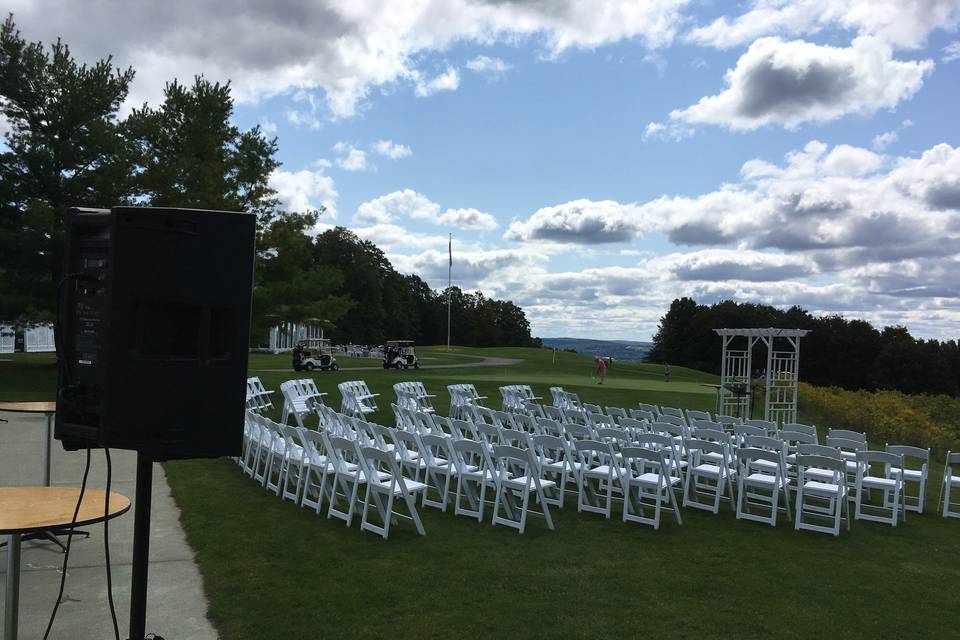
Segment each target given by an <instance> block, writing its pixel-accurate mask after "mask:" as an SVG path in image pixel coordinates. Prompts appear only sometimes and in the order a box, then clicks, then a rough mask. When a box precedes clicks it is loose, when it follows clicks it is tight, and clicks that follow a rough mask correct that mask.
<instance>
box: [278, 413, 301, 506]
mask: <svg viewBox="0 0 960 640" xmlns="http://www.w3.org/2000/svg"><path fill="white" fill-rule="evenodd" d="M301 428H302V427H291V426H288V425H284V426H282V427H280V432H281V434H282V435H283V440H284V455H283V462H282V464H281V467H280V491H279V494H280V499H281V500H286V499H287V498H289V499H291V500H293V502H294V504H297V503H299V502H300V487H301V485H302V484H303V465H304V456H305V455H306V449H305V447H304V443H303V441H302V440H301V437H300V429H301ZM291 475H292V476H293V478H294V487H293V490H292V491H291V490H290V479H291Z"/></svg>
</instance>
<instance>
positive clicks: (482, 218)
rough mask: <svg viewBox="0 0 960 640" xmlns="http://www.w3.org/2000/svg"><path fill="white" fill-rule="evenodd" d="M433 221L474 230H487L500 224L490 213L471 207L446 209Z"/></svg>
mask: <svg viewBox="0 0 960 640" xmlns="http://www.w3.org/2000/svg"><path fill="white" fill-rule="evenodd" d="M434 223H435V224H438V225H445V226H448V227H456V228H458V229H473V230H476V231H488V230H491V229H496V228H497V227H499V226H500V225H498V224H497V221H496V219H494V217H493V216H492V215H490V214H489V213H484V212H483V211H478V210H477V209H474V208H472V207H471V208H469V209H447V210H446V211H444V212H443V213H442V214H441V215H440V217H439V218H436V220H435V221H434Z"/></svg>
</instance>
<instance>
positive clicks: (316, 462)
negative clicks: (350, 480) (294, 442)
mask: <svg viewBox="0 0 960 640" xmlns="http://www.w3.org/2000/svg"><path fill="white" fill-rule="evenodd" d="M300 437H301V440H302V441H303V443H304V449H305V452H304V456H303V473H302V475H301V478H302V481H303V486H302V487H300V488H299V491H300V507H301V508H303V507H310V508H312V509H313V510H314V512H316V513H320V507H321V505H322V504H323V500H324V498H328V497H329V495H330V491H331V488H332V478H331V476H332V475H333V473H334V467H333V465H332V464H331V456H330V455H328V453H327V451H328V449H327V445H326V443H325V442H324V434H323V433H322V432H319V431H310V430H309V429H303V430H302V431H301V432H300ZM314 492H316V493H314ZM314 495H316V498H314V497H313V496H314Z"/></svg>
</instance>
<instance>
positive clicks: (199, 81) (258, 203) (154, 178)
mask: <svg viewBox="0 0 960 640" xmlns="http://www.w3.org/2000/svg"><path fill="white" fill-rule="evenodd" d="M232 115H233V98H232V97H231V95H230V83H229V82H227V83H224V84H220V83H213V82H210V81H209V80H206V79H205V78H203V77H197V78H194V81H193V85H192V86H189V87H187V86H185V85H183V84H180V83H179V82H177V81H176V80H174V81H173V82H170V83H168V84H167V86H166V88H165V90H164V100H163V103H162V104H160V105H159V106H157V107H151V106H148V105H144V106H143V107H141V108H139V109H134V110H133V112H132V113H131V114H130V115H129V117H127V119H126V121H125V122H124V123H123V128H122V131H123V134H124V136H125V137H126V139H127V140H128V141H129V143H130V145H131V146H132V147H133V148H134V149H135V162H136V165H137V176H136V181H135V183H134V188H135V189H136V195H137V196H138V197H139V198H141V199H143V200H145V201H146V202H148V203H149V204H150V205H152V206H155V207H195V208H200V209H221V210H226V211H247V212H250V213H256V214H257V215H258V217H259V219H260V222H261V227H263V226H265V225H267V224H269V222H270V221H271V220H272V219H273V218H274V217H275V216H276V215H277V209H278V204H279V203H278V201H277V198H276V193H275V192H274V191H273V189H271V188H270V185H269V179H270V174H271V173H272V172H273V170H274V169H276V168H277V167H278V166H280V163H279V162H278V161H277V160H276V158H275V156H276V152H277V141H276V138H272V139H268V138H266V137H265V136H264V135H263V132H262V131H261V130H260V127H259V126H256V127H253V128H251V129H248V130H246V131H241V130H240V129H239V128H238V127H237V126H236V125H234V124H233V123H232V122H231V117H232Z"/></svg>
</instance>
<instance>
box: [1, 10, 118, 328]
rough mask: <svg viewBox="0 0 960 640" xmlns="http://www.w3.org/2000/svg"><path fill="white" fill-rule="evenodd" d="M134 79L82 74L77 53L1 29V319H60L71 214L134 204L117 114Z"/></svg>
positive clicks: (109, 71)
mask: <svg viewBox="0 0 960 640" xmlns="http://www.w3.org/2000/svg"><path fill="white" fill-rule="evenodd" d="M131 80H133V70H132V69H119V68H117V67H116V66H115V65H114V64H113V62H112V60H111V59H110V58H109V57H108V58H106V59H103V60H100V61H98V62H96V63H94V64H91V65H86V64H78V63H77V61H76V60H74V59H73V56H72V55H71V53H70V49H69V47H68V46H67V45H66V44H64V43H62V42H60V41H59V40H58V41H57V42H55V43H54V44H53V45H52V46H50V47H49V49H47V48H44V46H43V45H42V44H41V43H39V42H34V43H29V42H27V41H26V40H24V38H23V37H22V36H21V35H20V32H19V31H18V30H17V28H16V26H15V24H14V22H13V18H12V16H11V17H8V18H7V19H6V20H5V21H4V22H3V25H2V26H0V113H2V116H3V118H5V119H6V121H7V123H8V125H9V131H8V132H7V133H6V135H5V140H4V142H5V143H6V147H7V149H6V150H4V151H3V152H2V153H0V256H3V257H2V260H0V319H4V320H11V319H17V318H24V319H29V320H43V319H50V318H52V315H53V312H54V310H55V307H56V295H55V294H56V289H57V285H58V283H59V280H60V272H61V269H62V263H63V236H64V215H65V213H66V210H67V209H68V208H69V207H71V206H87V207H110V206H113V205H116V204H122V203H125V202H128V194H129V185H130V180H131V175H132V171H131V164H130V162H129V156H128V153H127V148H126V146H125V144H124V141H123V139H122V138H121V137H120V136H118V135H117V127H118V122H117V110H118V109H119V107H120V104H121V103H122V102H123V101H124V99H126V97H127V91H128V89H129V86H130V82H131Z"/></svg>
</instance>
